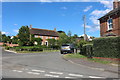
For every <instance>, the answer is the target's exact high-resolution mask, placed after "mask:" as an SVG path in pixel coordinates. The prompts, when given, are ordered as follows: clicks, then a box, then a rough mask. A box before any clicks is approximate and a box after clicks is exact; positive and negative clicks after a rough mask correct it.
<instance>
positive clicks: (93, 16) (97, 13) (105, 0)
mask: <svg viewBox="0 0 120 80" xmlns="http://www.w3.org/2000/svg"><path fill="white" fill-rule="evenodd" d="M100 3H101V4H103V5H104V7H105V8H106V9H104V10H98V9H96V10H94V11H92V12H91V13H90V18H89V20H91V21H92V23H93V26H91V28H90V29H89V31H88V32H94V31H97V30H100V23H99V20H98V19H99V18H100V17H102V16H104V15H105V14H107V13H108V12H110V11H111V10H112V6H113V4H112V3H113V0H101V1H100Z"/></svg>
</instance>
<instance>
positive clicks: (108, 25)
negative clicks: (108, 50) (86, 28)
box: [107, 18, 113, 30]
mask: <svg viewBox="0 0 120 80" xmlns="http://www.w3.org/2000/svg"><path fill="white" fill-rule="evenodd" d="M111 19H112V18H109V19H108V20H107V27H108V30H112V29H113V19H112V23H109V20H111ZM110 25H112V28H110Z"/></svg>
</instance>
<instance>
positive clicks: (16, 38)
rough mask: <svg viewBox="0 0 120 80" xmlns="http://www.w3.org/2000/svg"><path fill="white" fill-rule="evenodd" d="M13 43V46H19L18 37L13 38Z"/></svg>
mask: <svg viewBox="0 0 120 80" xmlns="http://www.w3.org/2000/svg"><path fill="white" fill-rule="evenodd" d="M12 43H13V44H18V37H16V36H14V37H13V38H12Z"/></svg>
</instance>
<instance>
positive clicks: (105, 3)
mask: <svg viewBox="0 0 120 80" xmlns="http://www.w3.org/2000/svg"><path fill="white" fill-rule="evenodd" d="M100 3H101V4H103V5H104V7H106V8H109V9H112V8H113V0H111V1H107V0H104V1H100Z"/></svg>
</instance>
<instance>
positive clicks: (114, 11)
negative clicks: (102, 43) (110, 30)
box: [98, 7, 120, 20]
mask: <svg viewBox="0 0 120 80" xmlns="http://www.w3.org/2000/svg"><path fill="white" fill-rule="evenodd" d="M118 12H120V7H118V8H116V9H113V10H112V11H110V12H109V13H107V14H106V15H104V16H103V17H101V18H99V19H98V20H100V19H102V18H104V17H107V16H110V15H112V14H114V13H118Z"/></svg>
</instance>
